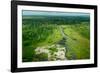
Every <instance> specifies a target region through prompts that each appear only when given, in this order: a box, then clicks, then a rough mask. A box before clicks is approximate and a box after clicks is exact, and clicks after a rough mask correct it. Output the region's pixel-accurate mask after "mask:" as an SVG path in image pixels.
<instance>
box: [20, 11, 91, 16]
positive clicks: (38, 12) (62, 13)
mask: <svg viewBox="0 0 100 73" xmlns="http://www.w3.org/2000/svg"><path fill="white" fill-rule="evenodd" d="M22 14H23V15H43V16H48V15H50V16H89V15H90V14H89V13H79V12H77V13H76V12H53V11H49V12H48V11H30V10H23V11H22Z"/></svg>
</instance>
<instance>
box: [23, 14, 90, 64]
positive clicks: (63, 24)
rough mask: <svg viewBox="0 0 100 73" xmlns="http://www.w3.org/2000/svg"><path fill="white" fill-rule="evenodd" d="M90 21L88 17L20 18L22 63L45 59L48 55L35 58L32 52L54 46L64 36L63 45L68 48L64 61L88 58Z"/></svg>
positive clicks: (34, 53)
mask: <svg viewBox="0 0 100 73" xmlns="http://www.w3.org/2000/svg"><path fill="white" fill-rule="evenodd" d="M89 22H90V20H89V17H84V16H77V17H75V16H68V17H66V16H23V18H22V46H23V48H22V61H23V62H32V61H44V59H45V60H47V54H39V55H36V52H35V49H36V48H37V47H38V46H39V47H42V46H48V45H53V44H57V43H59V41H61V40H62V39H63V38H64V36H65V37H66V39H65V40H64V42H63V43H64V45H66V46H67V48H66V50H67V51H66V58H67V60H79V59H89V58H90V23H89ZM60 28H61V30H62V31H61V30H60ZM62 34H64V36H63V35H62Z"/></svg>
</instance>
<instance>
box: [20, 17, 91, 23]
mask: <svg viewBox="0 0 100 73" xmlns="http://www.w3.org/2000/svg"><path fill="white" fill-rule="evenodd" d="M27 17H28V18H27ZM22 20H23V24H28V23H31V24H45V23H47V24H49V23H50V24H58V25H62V24H63V25H66V24H73V23H74V24H79V23H81V22H89V21H90V17H88V16H23V19H22Z"/></svg>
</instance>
